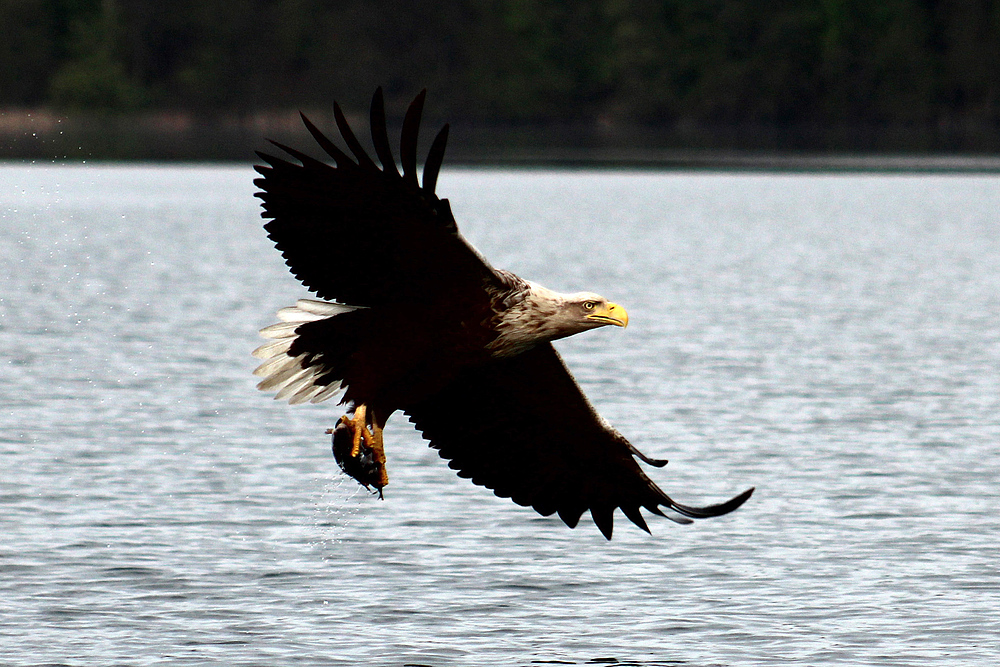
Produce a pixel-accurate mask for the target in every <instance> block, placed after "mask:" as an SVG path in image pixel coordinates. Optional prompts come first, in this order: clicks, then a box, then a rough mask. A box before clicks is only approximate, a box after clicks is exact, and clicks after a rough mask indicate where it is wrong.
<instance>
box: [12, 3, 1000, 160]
mask: <svg viewBox="0 0 1000 667" xmlns="http://www.w3.org/2000/svg"><path fill="white" fill-rule="evenodd" d="M0 26H2V32H3V39H2V40H0V158H35V159H38V158H42V159H46V158H47V159H68V160H78V159H97V158H112V159H121V158H138V159H231V160H248V159H250V158H251V157H252V155H251V153H250V148H252V147H258V148H259V147H260V145H261V142H262V137H264V136H268V137H272V138H277V139H284V140H295V139H296V135H298V134H299V133H300V122H299V120H298V117H297V112H298V111H299V110H302V111H305V112H306V113H307V114H312V115H315V116H317V119H316V120H318V121H319V122H320V123H321V124H325V123H329V122H332V102H333V101H334V100H337V101H339V102H340V103H341V104H342V106H343V107H344V109H345V111H347V112H348V115H349V116H356V118H357V122H359V123H360V124H362V125H363V124H364V119H365V117H366V114H367V104H368V101H369V100H370V96H371V94H372V92H373V91H374V89H375V87H376V86H378V85H381V86H383V87H384V89H385V93H386V101H387V106H388V112H389V114H390V117H391V118H390V120H391V122H394V123H398V122H399V120H400V118H401V116H402V113H403V112H404V110H405V107H406V104H407V103H408V102H409V100H410V99H412V97H413V95H415V94H416V93H417V92H419V90H421V89H422V88H425V87H426V88H427V89H428V94H429V97H428V104H427V108H426V111H425V118H427V119H428V120H429V121H431V122H434V123H441V122H444V121H449V122H451V123H452V130H453V133H454V134H453V135H452V137H453V141H452V142H451V150H450V158H451V159H452V160H455V159H458V160H465V161H483V160H485V161H504V160H514V161H516V160H522V161H546V160H553V161H566V160H569V161H572V160H581V161H611V162H615V161H624V162H628V161H634V162H642V161H652V162H656V161H669V160H671V159H680V158H683V157H684V156H687V158H692V156H697V155H706V154H715V155H718V154H721V153H724V152H726V151H739V152H744V153H746V152H751V153H770V154H813V155H815V154H826V155H829V154H845V153H846V154H876V155H877V154H889V153H893V154H907V155H928V154H936V155H941V154H949V155H964V156H989V155H992V154H996V153H997V152H1000V3H997V2H992V1H990V0H939V1H935V0H880V1H879V2H871V1H870V0H774V1H770V2H760V1H759V0H697V1H695V0H659V1H653V0H586V1H578V2H572V3H567V2H561V1H557V0H453V1H451V2H413V1H412V0H248V1H244V2H232V1H231V0H229V1H226V0H174V1H172V2H162V1H161V0H0ZM456 139H458V140H457V141H456ZM425 140H429V137H425ZM425 145H426V144H425ZM679 156H680V158H679Z"/></svg>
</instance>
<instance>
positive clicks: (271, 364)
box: [254, 90, 753, 539]
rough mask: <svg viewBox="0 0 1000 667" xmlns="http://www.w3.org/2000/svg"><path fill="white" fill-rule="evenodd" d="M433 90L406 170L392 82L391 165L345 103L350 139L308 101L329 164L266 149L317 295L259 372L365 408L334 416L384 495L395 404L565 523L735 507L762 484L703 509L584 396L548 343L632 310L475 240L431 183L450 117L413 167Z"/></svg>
mask: <svg viewBox="0 0 1000 667" xmlns="http://www.w3.org/2000/svg"><path fill="white" fill-rule="evenodd" d="M423 100H424V93H421V94H420V95H419V96H418V97H417V99H416V100H414V102H413V103H412V104H411V105H410V108H409V110H408V111H407V114H406V118H405V119H404V122H403V129H402V136H401V141H400V157H401V163H402V173H400V172H399V171H398V169H397V166H396V162H395V159H394V157H393V154H392V150H391V147H390V144H389V140H388V135H387V133H386V129H385V112H384V107H383V102H382V94H381V90H379V91H377V92H376V94H375V97H374V99H373V101H372V106H371V133H372V144H373V146H374V148H375V152H376V155H377V157H378V159H379V162H380V163H381V167H379V166H378V165H376V164H375V162H374V160H373V159H372V158H371V157H370V156H369V155H368V154H367V153H366V152H365V150H364V149H363V148H362V147H361V145H360V142H358V140H357V138H356V137H355V136H354V134H353V131H352V130H351V128H350V126H349V125H348V123H347V121H346V119H345V117H344V115H343V113H342V111H341V110H340V107H339V106H338V105H334V116H335V119H336V122H337V126H338V129H339V130H340V134H341V137H342V139H343V141H344V142H345V143H346V145H347V148H348V150H349V151H350V154H348V153H347V152H345V151H344V150H342V149H340V148H339V147H337V146H336V145H335V144H334V143H333V142H332V141H331V140H330V139H328V138H327V137H326V136H325V135H324V134H323V133H321V132H320V131H319V130H318V129H317V128H316V127H315V126H314V125H313V124H312V123H311V122H309V120H308V119H307V118H306V117H305V116H303V117H302V118H303V122H304V123H305V125H306V127H307V128H308V129H309V131H310V132H311V133H312V135H313V137H314V138H315V139H316V141H317V143H318V144H319V145H320V146H321V147H322V148H323V149H324V150H325V152H326V153H327V155H328V156H329V157H330V158H332V160H333V162H334V164H333V165H331V164H328V163H326V162H322V161H319V160H316V159H314V158H312V157H309V156H308V155H306V154H304V153H301V152H299V151H297V150H295V149H292V148H289V147H286V146H281V145H280V144H276V145H277V146H278V147H279V148H281V149H282V150H283V151H285V152H286V153H288V154H289V155H291V156H292V157H293V158H295V159H296V160H297V161H298V164H296V163H295V162H291V161H288V160H286V159H284V158H278V157H274V156H271V155H267V154H264V153H259V155H260V157H261V158H262V159H263V160H264V161H265V162H266V163H267V164H266V165H261V166H258V167H256V169H257V171H258V172H259V173H260V174H261V176H262V178H258V179H257V180H255V181H254V182H255V184H257V185H258V186H259V187H260V188H261V192H259V193H258V194H257V196H258V197H260V198H261V199H262V200H263V209H264V211H263V213H262V215H263V217H265V218H266V219H268V220H269V221H268V222H267V223H266V224H265V229H266V230H267V232H268V235H269V236H270V238H271V239H272V240H273V241H274V242H275V244H276V247H277V248H278V250H280V251H281V252H282V254H283V256H284V257H285V260H286V263H287V264H288V266H289V268H290V269H291V270H292V272H293V274H295V276H296V277H297V278H299V280H301V281H302V282H303V284H304V285H305V286H306V287H307V288H309V289H310V290H311V291H313V292H314V293H315V294H316V296H318V297H319V299H301V300H299V301H298V302H297V303H296V305H295V306H292V307H289V308H284V309H282V310H280V311H279V312H278V316H279V319H280V320H281V322H279V323H278V324H274V325H271V326H269V327H266V328H264V329H263V330H261V334H262V335H263V336H264V337H265V338H268V339H269V342H268V343H266V344H265V345H262V346H261V347H259V348H258V349H257V350H255V351H254V355H255V356H257V357H258V358H260V359H262V361H263V363H262V364H261V365H260V367H259V368H258V369H257V370H256V371H255V374H257V375H258V376H260V377H261V378H262V380H261V382H260V384H259V385H258V387H259V388H260V389H262V390H269V391H275V392H276V396H275V398H278V399H287V400H289V402H290V403H293V404H295V403H303V402H307V401H309V402H313V403H318V402H321V401H324V400H327V399H329V398H331V397H336V396H339V397H340V400H341V402H342V403H344V404H347V405H348V406H350V408H351V409H352V411H353V414H354V415H355V417H354V418H351V419H349V418H348V417H346V416H345V417H343V418H342V421H341V425H340V426H338V428H337V429H335V430H334V429H331V432H333V434H334V451H335V454H336V455H337V460H338V463H340V464H341V467H342V468H343V469H344V470H345V472H348V474H351V475H352V476H354V477H355V479H358V481H360V482H361V483H363V484H365V485H368V484H369V483H373V484H374V485H375V486H376V488H378V490H379V492H380V493H381V489H382V486H384V485H385V483H387V476H386V475H385V472H384V453H383V452H382V451H381V429H382V427H383V426H384V424H385V422H386V420H387V419H388V418H389V416H390V415H392V414H393V413H395V412H397V411H402V412H403V413H405V414H406V415H407V416H408V417H409V419H410V421H411V422H413V423H414V425H415V426H416V428H417V429H418V430H419V431H421V433H422V434H423V436H424V438H425V439H427V440H428V441H429V443H430V446H431V447H433V448H435V449H437V450H438V452H439V453H440V455H441V456H442V457H443V458H445V459H447V460H448V461H449V465H450V467H452V468H454V469H455V470H457V471H458V474H459V476H460V477H467V478H470V479H471V480H472V482H473V483H475V484H478V485H482V486H485V487H487V488H490V489H492V490H493V491H494V493H496V494H497V495H498V496H501V497H510V498H511V499H512V500H513V501H514V502H515V503H518V504H520V505H525V506H531V507H533V508H534V509H535V510H536V511H538V512H539V513H541V514H543V515H545V516H548V515H550V514H553V513H558V515H559V517H560V518H562V519H563V521H564V522H565V523H566V524H567V525H569V526H570V527H574V526H575V525H576V524H577V522H578V521H579V519H580V516H581V515H582V514H583V513H584V512H586V511H588V510H589V511H590V513H591V516H592V517H593V519H594V521H595V523H596V524H597V526H598V527H599V528H600V530H601V531H602V533H604V535H605V536H606V537H607V538H608V539H610V537H611V532H612V526H613V514H614V511H615V510H616V509H621V510H622V512H623V513H624V514H625V516H626V517H628V518H629V519H630V520H631V521H633V522H634V523H636V524H637V525H638V526H640V527H641V528H643V529H645V530H647V531H648V527H647V526H646V523H645V521H644V519H643V517H642V514H641V512H640V507H641V508H645V509H646V510H647V511H650V512H652V513H654V514H659V515H664V516H667V517H668V518H671V519H673V520H674V521H677V522H679V523H689V522H690V520H691V519H692V518H703V517H708V516H718V515H720V514H725V513H728V512H730V511H732V510H734V509H736V508H737V507H739V506H740V505H741V504H742V503H743V502H744V501H745V500H746V499H747V498H748V497H749V496H750V494H751V493H752V491H753V490H752V489H750V490H748V491H746V492H744V493H743V494H740V495H739V496H737V497H735V498H733V499H731V500H729V501H727V502H725V503H721V504H719V505H713V506H710V507H704V508H694V507H688V506H685V505H681V504H679V503H676V502H674V501H673V500H672V499H670V497H669V496H667V495H666V494H664V493H663V492H662V491H661V490H660V489H659V488H658V487H657V486H656V485H655V484H654V483H653V482H652V481H651V480H650V479H649V478H648V477H647V476H646V475H645V473H644V472H643V471H642V469H641V468H640V467H639V465H638V462H637V461H636V458H635V457H638V458H639V459H640V460H641V461H644V462H646V463H649V464H652V465H655V466H662V465H663V464H665V463H666V462H665V461H658V460H656V459H651V458H649V457H646V456H645V455H643V454H641V453H640V452H639V451H638V450H637V449H636V448H635V447H633V446H632V445H631V444H630V443H629V442H628V440H627V439H625V438H624V437H623V436H622V435H621V434H620V433H618V431H616V430H615V429H613V428H612V427H611V426H610V425H609V424H608V423H607V422H606V421H605V420H604V419H603V418H601V417H600V416H599V415H598V414H597V412H596V411H595V410H594V409H593V408H592V407H591V405H590V403H589V402H588V401H587V399H586V397H585V396H584V395H583V393H582V392H581V391H580V388H579V386H578V385H577V384H576V382H575V381H574V380H573V378H572V376H571V375H570V373H569V371H568V369H567V368H566V366H565V364H563V362H562V360H561V359H560V357H559V355H558V354H557V353H556V351H555V349H554V348H553V347H552V344H551V343H552V341H554V340H558V339H560V338H564V337H566V336H570V335H574V334H577V333H581V332H583V331H587V330H589V329H593V328H597V327H601V326H607V325H616V326H621V327H624V326H626V325H627V323H628V316H627V314H626V313H625V310H624V309H623V308H622V307H621V306H618V305H617V304H614V303H611V302H609V301H608V300H607V299H605V298H604V297H601V296H599V295H597V294H594V293H592V292H578V293H573V294H564V293H560V292H555V291H553V290H550V289H547V288H545V287H543V286H541V285H538V284H536V283H533V282H530V281H527V280H524V279H522V278H520V277H518V276H516V275H514V274H512V273H510V272H507V271H503V270H499V269H495V268H493V267H492V266H490V264H489V263H488V262H487V261H486V260H485V259H484V258H483V257H482V256H481V255H480V254H479V253H478V252H477V251H476V250H475V249H474V248H473V247H472V246H471V245H470V244H469V243H468V242H467V241H465V239H464V238H463V237H462V236H461V234H460V233H459V232H458V226H457V224H456V223H455V219H454V216H453V215H452V212H451V208H450V206H449V204H448V201H447V200H446V199H440V198H438V197H437V195H436V194H435V193H434V189H435V185H436V180H437V175H438V173H439V170H440V167H441V162H442V159H443V156H444V148H445V144H446V141H447V133H448V126H447V125H446V126H445V127H444V128H443V129H442V131H441V132H440V133H439V134H438V135H437V137H436V138H435V139H434V141H433V143H432V145H431V148H430V151H429V153H428V157H427V160H426V161H425V163H424V168H423V178H422V182H419V181H418V178H417V167H416V145H417V131H418V128H419V122H420V115H421V111H422V107H423ZM362 415H363V417H362ZM350 429H353V431H352V433H348V432H347V431H348V430H350ZM359 430H360V434H359ZM362 436H363V437H362ZM352 438H353V440H352ZM359 438H361V440H363V441H364V442H366V443H367V442H369V441H371V442H374V443H375V450H377V451H375V450H372V449H371V448H370V447H369V446H367V445H365V444H360V445H359V442H360V440H359ZM370 438H374V439H373V440H370ZM380 456H381V459H380V458H379V457H380ZM379 475H381V477H379ZM379 479H381V481H380V482H379V481H377V480H379ZM661 508H663V509H661ZM664 509H665V510H668V511H669V513H665V512H664Z"/></svg>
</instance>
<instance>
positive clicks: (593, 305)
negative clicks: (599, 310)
mask: <svg viewBox="0 0 1000 667" xmlns="http://www.w3.org/2000/svg"><path fill="white" fill-rule="evenodd" d="M583 307H584V308H586V309H587V310H593V309H594V308H596V307H597V302H596V301H584V302H583Z"/></svg>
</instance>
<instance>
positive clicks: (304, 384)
mask: <svg viewBox="0 0 1000 667" xmlns="http://www.w3.org/2000/svg"><path fill="white" fill-rule="evenodd" d="M352 310H357V307H356V306H348V305H345V304H341V303H330V302H328V301H316V300H315V299H299V300H298V301H297V302H296V303H295V305H294V306H289V307H287V308H282V309H281V310H279V311H278V319H279V320H281V321H280V322H278V323H276V324H272V325H270V326H267V327H264V328H263V329H261V330H260V335H261V336H263V337H264V338H270V339H272V341H271V342H269V343H265V344H264V345H261V346H260V347H258V348H257V349H256V350H254V351H253V353H252V354H253V356H255V357H257V358H258V359H261V360H263V363H262V364H261V365H260V366H258V367H257V368H256V370H254V372H253V373H254V375H256V376H258V377H260V378H263V379H262V380H261V381H260V382H259V383H258V384H257V388H258V389H260V390H262V391H277V393H276V394H275V396H274V398H275V400H279V401H280V400H284V399H288V402H289V403H290V404H292V405H298V404H300V403H305V402H312V403H320V402H322V401H325V400H327V399H328V398H330V397H332V396H335V395H337V394H338V393H339V392H340V391H341V389H342V386H341V382H340V381H339V380H337V381H334V382H331V383H329V384H317V383H316V380H317V379H318V378H320V377H322V376H325V375H326V373H327V370H328V369H327V367H326V366H325V365H324V364H323V355H321V354H313V355H309V354H306V353H303V354H299V355H297V356H295V357H292V356H289V354H288V352H289V350H291V348H292V346H293V345H294V344H295V341H296V339H297V338H298V334H297V333H296V330H297V329H298V328H299V327H300V326H302V325H303V324H306V323H308V322H317V321H319V320H324V319H327V318H330V317H334V316H336V315H341V314H343V313H348V312H350V311H352ZM307 357H310V360H309V365H308V366H303V363H305V360H306V358H307Z"/></svg>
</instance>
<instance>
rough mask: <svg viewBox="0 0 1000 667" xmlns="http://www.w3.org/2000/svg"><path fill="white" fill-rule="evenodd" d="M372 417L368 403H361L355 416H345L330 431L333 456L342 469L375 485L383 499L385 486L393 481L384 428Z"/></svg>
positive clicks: (368, 485) (366, 483)
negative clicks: (383, 440) (383, 439)
mask: <svg viewBox="0 0 1000 667" xmlns="http://www.w3.org/2000/svg"><path fill="white" fill-rule="evenodd" d="M369 418H370V413H369V412H368V410H367V409H366V406H364V405H359V406H357V408H355V410H354V415H353V417H351V416H348V415H344V416H343V417H341V418H340V421H339V422H338V423H337V426H336V428H332V429H327V431H326V432H327V434H332V435H333V457H334V459H335V460H336V461H337V465H339V466H340V469H341V470H343V471H344V472H345V473H346V474H347V475H349V476H351V477H353V478H354V479H355V480H356V481H357V482H358V483H359V484H361V485H362V486H363V487H365V488H366V489H368V488H369V487H375V490H376V491H378V496H379V498H383V495H382V488H383V487H384V486H385V485H386V484H388V483H389V475H388V474H387V473H386V470H385V449H384V447H383V443H382V429H381V427H380V426H379V425H378V423H377V422H376V421H374V420H371V421H369Z"/></svg>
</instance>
